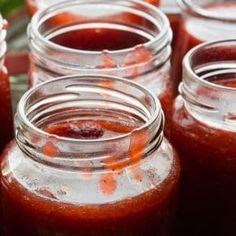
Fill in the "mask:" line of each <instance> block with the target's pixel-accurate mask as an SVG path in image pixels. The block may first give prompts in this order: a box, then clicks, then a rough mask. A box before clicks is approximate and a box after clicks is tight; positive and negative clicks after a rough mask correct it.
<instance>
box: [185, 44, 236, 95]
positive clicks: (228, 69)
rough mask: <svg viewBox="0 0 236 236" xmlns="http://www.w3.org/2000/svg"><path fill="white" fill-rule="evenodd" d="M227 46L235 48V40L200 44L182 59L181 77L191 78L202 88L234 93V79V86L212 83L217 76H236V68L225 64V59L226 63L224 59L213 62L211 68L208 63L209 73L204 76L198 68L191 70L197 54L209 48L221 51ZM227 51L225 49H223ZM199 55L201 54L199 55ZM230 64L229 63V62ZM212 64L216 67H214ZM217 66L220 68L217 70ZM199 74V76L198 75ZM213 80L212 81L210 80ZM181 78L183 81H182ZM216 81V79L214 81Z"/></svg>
mask: <svg viewBox="0 0 236 236" xmlns="http://www.w3.org/2000/svg"><path fill="white" fill-rule="evenodd" d="M227 44H234V45H235V46H236V40H221V41H212V42H207V43H203V44H200V45H199V46H196V47H195V48H193V49H191V50H190V51H189V52H188V53H187V54H186V56H185V57H184V60H183V73H184V74H183V75H184V78H185V76H186V77H187V78H188V77H190V78H192V79H193V80H195V81H196V82H197V83H198V84H201V85H203V86H207V87H209V88H212V89H215V90H220V91H222V92H223V91H224V92H227V91H228V92H231V93H236V78H235V79H234V81H235V83H234V86H225V85H223V84H220V83H216V82H214V78H217V76H227V75H230V74H234V77H235V75H236V66H235V65H234V64H235V63H231V64H229V63H227V59H225V61H226V63H224V62H225V61H224V59H222V60H221V61H215V62H213V63H212V64H213V66H211V64H210V63H209V65H208V66H209V70H208V71H209V73H206V74H205V75H203V74H201V73H203V72H204V71H203V70H201V68H200V66H199V68H197V67H195V68H193V66H192V64H193V58H194V57H198V54H200V53H199V52H201V51H204V50H207V49H209V48H214V47H217V48H220V49H221V50H224V48H225V45H227ZM225 50H227V48H225ZM200 55H201V54H200ZM229 62H230V61H229ZM214 64H215V65H216V66H214ZM219 65H220V66H221V68H219ZM200 74H201V75H200ZM211 77H212V78H213V79H212V80H211V79H210V78H211ZM184 78H183V80H184ZM215 80H217V79H215Z"/></svg>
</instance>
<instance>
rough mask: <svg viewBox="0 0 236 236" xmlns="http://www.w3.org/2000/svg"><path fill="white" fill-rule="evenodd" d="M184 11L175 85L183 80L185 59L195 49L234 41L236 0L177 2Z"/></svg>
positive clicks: (181, 0) (176, 57)
mask: <svg viewBox="0 0 236 236" xmlns="http://www.w3.org/2000/svg"><path fill="white" fill-rule="evenodd" d="M178 1H179V5H180V7H181V9H182V22H181V24H180V29H179V30H180V33H179V35H180V36H179V38H178V39H177V43H176V50H175V55H174V64H173V67H174V69H173V70H174V71H175V80H176V84H178V83H179V81H180V80H181V78H182V60H183V57H184V55H185V54H186V53H187V52H188V51H189V50H190V49H191V48H193V47H194V46H196V45H198V44H200V43H203V42H207V41H212V40H224V39H234V38H235V34H234V31H235V28H236V15H235V12H236V3H235V1H234V0H178Z"/></svg>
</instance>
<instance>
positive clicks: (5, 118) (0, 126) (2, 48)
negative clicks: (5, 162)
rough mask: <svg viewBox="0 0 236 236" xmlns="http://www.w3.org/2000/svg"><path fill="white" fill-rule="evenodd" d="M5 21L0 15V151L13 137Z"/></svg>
mask: <svg viewBox="0 0 236 236" xmlns="http://www.w3.org/2000/svg"><path fill="white" fill-rule="evenodd" d="M6 28H7V23H6V22H5V21H4V20H3V19H2V17H1V15H0V104H1V106H0V153H1V151H2V150H3V148H4V146H5V145H6V144H7V143H8V142H9V141H10V140H11V139H12V138H13V123H12V109H11V98H10V86H9V81H8V72H7V69H6V67H5V53H6V42H5V36H6Z"/></svg>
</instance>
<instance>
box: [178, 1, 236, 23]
mask: <svg viewBox="0 0 236 236" xmlns="http://www.w3.org/2000/svg"><path fill="white" fill-rule="evenodd" d="M177 1H178V4H179V6H180V8H181V9H185V10H188V11H190V12H192V13H194V14H195V15H197V16H200V17H203V18H207V19H212V20H215V21H227V22H231V23H236V17H232V15H231V16H223V15H220V14H219V13H218V12H214V11H212V10H210V9H207V8H206V5H207V4H204V5H202V6H201V5H200V4H197V3H194V1H193V0H177ZM232 3H233V2H232V1H230V2H229V3H228V4H232ZM234 4H235V3H234ZM209 5H211V3H210V4H209ZM235 6H236V5H235Z"/></svg>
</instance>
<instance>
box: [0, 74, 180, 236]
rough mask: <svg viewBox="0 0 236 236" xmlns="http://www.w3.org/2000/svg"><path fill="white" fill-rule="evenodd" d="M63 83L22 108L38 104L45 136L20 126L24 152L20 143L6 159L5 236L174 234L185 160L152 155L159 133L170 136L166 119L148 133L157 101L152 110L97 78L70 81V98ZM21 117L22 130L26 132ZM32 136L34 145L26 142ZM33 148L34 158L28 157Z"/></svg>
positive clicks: (35, 114) (167, 152)
mask: <svg viewBox="0 0 236 236" xmlns="http://www.w3.org/2000/svg"><path fill="white" fill-rule="evenodd" d="M74 78H75V77H74ZM123 81H124V80H123ZM59 82H60V83H59V84H60V85H59V84H56V85H54V84H50V83H49V84H48V85H46V88H43V89H42V91H41V90H40V91H37V92H36V93H35V94H31V96H32V97H31V96H25V97H24V98H29V100H27V101H25V102H26V103H27V104H28V105H27V106H24V105H23V104H26V103H22V102H20V104H19V106H23V107H24V108H26V109H27V108H30V107H31V105H33V107H31V108H32V109H31V113H30V114H29V113H27V114H29V118H30V117H31V119H32V122H35V125H37V126H38V129H40V130H41V131H40V133H37V131H36V130H35V131H36V133H35V132H32V131H33V130H30V129H27V130H24V127H22V126H19V130H18V132H19V133H18V136H17V137H18V139H17V142H18V146H17V145H16V144H15V142H12V143H11V144H10V145H9V146H8V148H7V149H6V150H5V152H4V155H3V161H2V175H3V178H2V187H3V191H2V193H3V194H2V197H3V199H4V206H3V215H4V223H3V225H4V233H5V235H31V236H32V235H35V236H42V235H52V236H54V235H55V236H56V235H65V236H71V235H94V234H95V235H145V234H146V233H148V234H150V235H169V231H170V229H171V224H170V223H171V220H172V217H173V213H174V208H175V200H176V190H177V184H178V178H179V163H178V158H177V156H176V154H175V152H174V150H173V149H172V147H171V145H170V144H169V143H168V141H167V140H166V139H164V140H163V141H161V142H162V143H161V144H160V143H159V144H157V143H156V141H158V140H156V141H154V143H152V144H151V143H150V145H154V146H153V147H152V149H151V150H152V153H147V154H146V155H147V156H146V157H144V153H146V147H147V145H149V142H153V138H154V140H155V139H156V136H158V137H159V138H161V136H159V135H160V134H161V133H158V134H156V131H157V130H159V129H160V128H161V130H162V129H163V127H162V125H161V123H159V122H161V120H156V119H155V121H154V122H155V123H152V124H149V125H152V126H154V127H152V128H151V127H148V128H144V125H146V122H147V119H150V117H149V118H148V116H146V115H148V114H151V113H149V112H150V111H151V109H150V108H151V107H153V108H154V107H155V106H156V105H158V103H156V102H155V103H156V105H155V106H154V103H153V98H152V97H150V95H148V94H146V95H147V98H148V99H147V101H146V102H145V101H144V102H143V101H142V100H139V101H138V100H136V96H138V97H139V99H142V97H143V94H142V93H143V91H141V90H139V89H137V87H136V86H137V85H135V87H132V86H130V84H129V85H128V84H126V82H122V84H119V83H118V84H116V86H115V88H116V93H113V91H112V89H111V92H110V93H108V92H107V91H108V90H109V88H108V87H107V86H106V85H107V84H112V83H114V82H117V81H116V79H115V78H113V80H109V81H102V80H101V81H100V80H99V79H96V78H95V77H94V78H91V77H88V78H85V79H84V80H83V82H82V83H81V82H80V81H79V80H77V78H76V79H75V80H74V81H72V80H71V82H70V78H66V79H65V83H66V84H65V89H63V90H62V91H61V89H62V84H63V83H64V82H63V81H59ZM100 82H102V83H100ZM105 82H106V83H105ZM52 83H53V82H52ZM76 83H79V86H78V85H77V84H76ZM87 83H88V84H87ZM92 84H93V85H94V87H93V85H92ZM83 86H84V87H83ZM101 86H102V89H101V90H99V89H100V88H101ZM104 86H105V87H104ZM126 86H127V87H126ZM54 87H57V88H58V89H57V91H55V92H54V93H55V94H54V93H53V88H54ZM85 88H86V90H85ZM78 89H79V90H78ZM77 90H78V91H77ZM48 91H51V92H48ZM65 91H67V93H65ZM68 91H70V92H68ZM128 91H130V92H131V93H133V92H134V94H133V95H129V94H128ZM77 92H78V93H77ZM29 93H30V92H29ZM46 94H48V95H49V96H48V102H49V103H46V101H47V98H46ZM121 94H122V95H123V97H122V96H121ZM77 95H79V96H77ZM37 96H39V97H37ZM54 96H55V97H54ZM90 96H91V97H90ZM113 96H114V97H115V99H113ZM127 96H132V97H127ZM32 98H33V99H32ZM54 98H55V99H54ZM91 98H93V100H92V99H91ZM95 98H96V101H95ZM104 98H106V100H105V101H104ZM128 98H129V99H128ZM31 99H32V100H31ZM63 99H65V100H63ZM67 99H68V101H67ZM80 99H81V100H80ZM100 99H102V100H100ZM126 99H128V100H127V101H126ZM59 100H60V102H61V104H60V107H58V106H57V105H58V101H59ZM75 101H76V102H75ZM121 101H123V102H125V101H126V102H127V103H126V104H125V103H121ZM86 102H88V103H86ZM113 102H114V104H113ZM116 102H117V103H116ZM129 103H130V104H129ZM72 104H73V106H72V107H71V105H72ZM92 104H93V105H92ZM128 104H129V105H131V104H133V106H132V108H131V107H129V105H128ZM34 105H36V106H34ZM96 105H100V106H98V107H96ZM113 105H116V106H115V107H113ZM126 105H128V106H126ZM135 105H137V107H136V106H135ZM90 106H91V108H89V107H90ZM93 106H94V108H92V107H93ZM158 106H159V105H158ZM23 107H22V108H23ZM121 108H124V109H121ZM53 109H56V110H55V111H54V110H53ZM142 109H144V110H142ZM147 109H148V110H147ZM154 109H155V108H154ZM141 111H142V112H141ZM24 112H25V111H24ZM147 112H148V113H147ZM151 112H153V111H151ZM18 114H19V116H18V117H17V118H16V119H17V120H16V123H17V124H22V123H21V122H22V119H21V113H18ZM153 115H154V113H152V116H153ZM156 115H157V113H156ZM160 115H161V114H160V113H159V115H158V116H160ZM49 117H50V119H49ZM156 118H157V117H156ZM159 118H160V119H162V118H161V117H159ZM18 122H19V123H18ZM152 122H153V121H152ZM156 122H157V123H156ZM23 123H24V122H23ZM147 125H148V124H147ZM149 125H148V126H149ZM149 128H150V130H149ZM32 129H34V127H32ZM155 129H156V130H155ZM161 130H159V131H161ZM159 131H158V132H159ZM162 131H163V130H162ZM162 131H161V132H162ZM22 132H23V133H22ZM41 132H43V133H41ZM149 132H151V133H149ZM25 134H27V135H28V137H27V140H28V141H29V143H28V145H29V146H27V145H25V143H24V142H22V141H24V138H26V137H25ZM149 135H150V137H149ZM154 136H155V137H154ZM29 137H30V138H29ZM151 137H153V138H151ZM20 138H21V139H20ZM22 139H23V140H22ZM159 141H160V140H159ZM155 144H156V145H159V148H158V150H155V149H156V145H155ZM22 145H23V146H22ZM30 145H33V146H30ZM19 147H20V148H19ZM34 147H35V148H36V149H34ZM21 148H22V149H21ZM31 148H33V149H31ZM30 149H31V150H32V152H31V153H33V156H32V155H30V153H27V150H28V151H29V150H30ZM126 149H127V150H126ZM79 151H80V152H79ZM27 155H29V156H27ZM13 166H14V168H13ZM19 215H20V216H21V217H19ZM19 228H20V229H21V231H20V232H19Z"/></svg>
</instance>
